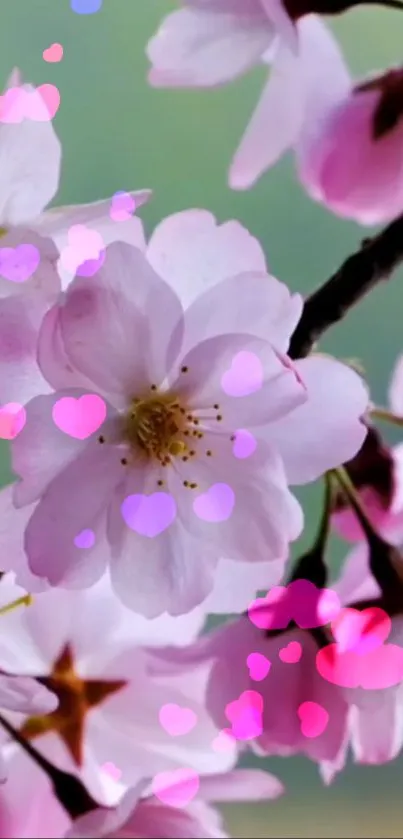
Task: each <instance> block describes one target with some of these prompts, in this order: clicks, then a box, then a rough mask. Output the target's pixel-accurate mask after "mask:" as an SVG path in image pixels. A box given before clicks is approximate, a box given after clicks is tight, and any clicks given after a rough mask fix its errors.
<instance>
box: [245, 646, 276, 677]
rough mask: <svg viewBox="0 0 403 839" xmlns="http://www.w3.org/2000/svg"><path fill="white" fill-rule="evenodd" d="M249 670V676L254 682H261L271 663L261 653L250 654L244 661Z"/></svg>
mask: <svg viewBox="0 0 403 839" xmlns="http://www.w3.org/2000/svg"><path fill="white" fill-rule="evenodd" d="M246 664H247V666H248V668H249V675H250V677H251V679H253V681H254V682H261V681H263V679H265V678H266V676H267V674H268V672H269V670H270V668H271V662H270V661H269V659H268V658H266V656H265V655H262V653H250V654H249V655H248V658H247V659H246Z"/></svg>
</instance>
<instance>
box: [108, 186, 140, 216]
mask: <svg viewBox="0 0 403 839" xmlns="http://www.w3.org/2000/svg"><path fill="white" fill-rule="evenodd" d="M135 209H136V202H135V200H134V198H133V196H132V195H130V193H129V192H116V193H115V195H114V196H113V198H112V204H111V209H110V212H109V215H110V217H111V219H112V220H113V221H127V220H128V219H129V218H131V217H132V215H133V213H134V211H135Z"/></svg>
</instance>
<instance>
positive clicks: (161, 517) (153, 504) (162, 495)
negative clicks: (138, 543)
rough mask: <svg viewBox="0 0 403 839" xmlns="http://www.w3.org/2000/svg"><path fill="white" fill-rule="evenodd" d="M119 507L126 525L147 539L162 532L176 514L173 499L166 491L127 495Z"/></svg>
mask: <svg viewBox="0 0 403 839" xmlns="http://www.w3.org/2000/svg"><path fill="white" fill-rule="evenodd" d="M120 509H121V512H122V516H123V518H124V520H125V522H126V524H127V526H128V527H130V529H131V530H134V531H135V532H136V533H139V534H140V536H147V537H148V538H149V539H152V538H153V537H154V536H158V535H159V534H160V533H163V531H164V530H166V529H167V528H168V527H169V526H170V525H171V524H172V522H173V521H174V519H175V516H176V504H175V501H174V499H173V498H172V495H169V494H168V493H167V492H154V493H153V494H152V495H138V494H136V495H128V496H127V497H126V498H125V500H124V501H123V504H122V505H121V508H120Z"/></svg>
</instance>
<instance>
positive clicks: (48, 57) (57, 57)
mask: <svg viewBox="0 0 403 839" xmlns="http://www.w3.org/2000/svg"><path fill="white" fill-rule="evenodd" d="M42 57H43V60H44V61H49V62H50V63H51V64H56V63H57V62H58V61H61V60H62V58H63V47H62V45H61V44H51V45H50V47H48V48H47V49H46V50H44V51H43V53H42Z"/></svg>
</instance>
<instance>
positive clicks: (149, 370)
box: [0, 0, 403, 839]
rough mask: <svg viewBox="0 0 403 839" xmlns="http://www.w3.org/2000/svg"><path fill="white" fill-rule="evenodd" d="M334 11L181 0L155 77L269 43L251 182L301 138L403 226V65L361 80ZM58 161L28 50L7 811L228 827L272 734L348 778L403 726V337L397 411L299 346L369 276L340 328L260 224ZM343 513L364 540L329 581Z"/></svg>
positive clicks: (261, 57)
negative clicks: (156, 196) (398, 432)
mask: <svg viewBox="0 0 403 839" xmlns="http://www.w3.org/2000/svg"><path fill="white" fill-rule="evenodd" d="M342 6H343V8H338V9H337V11H342V10H345V9H346V8H347V6H348V3H345V4H344V5H343V4H342ZM322 11H323V12H329V11H335V9H331V8H329V7H328V6H327V5H326V4H323V9H321V8H318V7H316V6H315V8H313V7H312V8H308V7H307V6H305V5H303V4H302V2H298V0H184V2H183V3H182V5H181V7H180V8H178V9H176V10H175V11H173V12H172V13H171V14H169V15H168V17H167V18H166V19H165V20H163V21H162V22H161V26H160V28H159V30H158V31H157V32H156V34H154V36H153V37H152V38H151V39H150V41H149V43H148V45H147V55H148V58H149V60H150V71H149V81H150V84H151V85H154V86H160V87H177V88H180V87H191V88H203V87H213V86H216V85H222V84H224V83H227V82H229V81H231V80H232V79H234V78H236V77H238V76H240V75H241V74H242V73H244V72H246V71H247V70H248V69H250V68H251V67H252V66H253V65H255V64H257V63H261V62H263V63H264V64H265V65H267V66H268V67H269V68H270V75H269V80H268V82H267V86H266V88H265V90H264V92H263V94H262V98H261V100H260V102H259V104H258V106H257V109H256V111H255V113H254V115H253V116H252V119H251V122H250V124H249V126H248V128H247V129H246V132H245V135H244V137H243V139H242V141H241V144H240V146H239V148H238V150H237V152H236V154H235V157H234V159H233V162H232V164H231V168H230V172H229V183H230V185H231V186H232V187H233V188H234V189H247V188H250V187H251V186H252V185H253V184H254V183H255V182H256V181H257V179H258V178H259V177H260V176H262V175H263V173H264V172H265V171H266V170H268V169H269V168H270V167H271V166H273V165H274V164H275V163H276V162H277V161H278V160H279V158H280V157H281V156H282V155H283V154H284V153H285V152H286V151H287V150H288V149H293V150H294V153H295V159H296V165H297V172H298V176H299V178H300V180H301V183H302V185H303V186H304V187H305V188H306V190H307V192H308V194H309V195H310V196H311V197H313V198H314V199H315V200H317V201H320V202H322V203H323V204H324V205H325V206H326V207H327V208H328V209H329V210H330V211H332V212H334V213H335V214H337V215H342V216H345V217H347V218H352V219H355V220H356V221H358V222H359V223H361V224H363V225H372V224H376V223H379V222H386V221H388V222H389V221H392V222H393V223H398V222H394V220H395V219H396V217H397V216H398V215H399V213H401V212H403V177H402V175H403V135H402V131H403V128H402V126H403V121H402V116H403V71H402V70H400V69H399V68H396V69H391V70H388V71H386V72H384V73H383V74H378V75H377V76H374V77H373V78H371V79H369V80H365V81H360V82H358V83H354V82H353V81H352V80H351V77H350V73H349V71H348V69H347V66H346V64H345V61H344V59H343V56H342V54H341V51H340V48H339V46H338V45H337V43H336V41H335V39H334V37H333V35H332V34H331V31H330V29H329V28H328V27H327V25H326V24H325V23H324V22H323V21H322V19H321V17H320V16H319V15H320V13H321V12H322ZM61 160H62V151H61V143H60V140H59V138H58V136H57V134H56V132H55V129H54V127H53V124H52V118H51V116H50V114H49V110H48V104H47V102H46V97H44V95H43V91H41V89H40V88H35V87H33V86H32V85H29V84H26V83H25V82H24V81H23V79H22V78H21V75H20V72H19V71H18V70H14V71H13V72H12V74H11V76H10V79H9V81H8V82H7V85H6V89H5V91H4V94H3V96H2V97H1V104H0V163H1V174H0V438H2V439H3V440H6V441H8V444H9V449H10V458H11V467H12V472H13V475H14V481H13V483H11V484H10V485H9V486H6V487H4V488H3V489H2V490H1V491H0V544H1V563H0V565H1V572H2V573H1V579H0V735H1V736H0V757H1V763H0V771H1V779H0V780H1V781H2V785H1V787H0V835H1V836H4V837H6V836H9V837H27V839H29V837H34V836H37V837H43V839H46V837H60V839H62V837H76V839H79V837H87V836H98V837H105V839H108V837H121V839H124V837H129V836H133V837H143V839H152V838H153V837H161V839H164V837H165V839H168V837H171V839H175V837H177V839H181V837H182V839H185V837H194V839H202V837H212V839H213V838H214V837H225V836H226V835H227V834H226V832H225V826H224V824H223V821H222V818H221V815H220V814H219V811H218V810H217V809H216V808H215V807H214V806H213V805H214V803H215V802H222V801H253V800H259V799H274V798H276V797H278V796H280V795H281V794H283V792H284V787H283V784H282V783H281V781H280V780H279V779H278V778H276V777H274V776H273V775H271V774H270V773H268V772H266V771H263V770H262V769H260V768H256V769H244V768H242V767H240V766H239V760H240V759H241V757H242V755H244V754H245V752H247V751H249V752H254V753H255V754H256V755H258V756H268V757H270V756H273V755H294V754H303V755H305V756H306V757H307V758H309V759H310V760H312V761H314V762H315V763H316V764H317V765H318V769H319V772H320V776H321V778H322V779H323V781H324V783H330V782H331V781H332V780H333V779H334V778H335V776H336V775H337V773H339V772H340V771H342V769H343V767H344V766H345V764H346V762H347V760H348V758H349V754H350V753H351V754H352V756H353V759H354V760H355V761H357V762H361V763H372V764H378V763H384V762H386V761H389V760H391V759H393V758H394V757H395V756H396V755H397V754H398V753H399V752H400V750H401V748H402V745H403V692H402V691H403V687H402V686H403V588H402V586H403V575H402V569H403V562H402V559H401V556H400V552H399V546H400V545H402V544H403V444H400V445H399V444H398V445H397V446H395V447H391V446H389V445H388V443H387V442H386V441H385V440H384V439H383V438H382V436H381V431H380V429H379V428H378V423H380V422H384V421H390V422H392V423H394V424H395V425H397V426H399V425H400V426H402V425H403V361H402V359H401V358H400V359H398V362H397V364H396V368H395V370H394V372H393V375H392V379H391V385H390V393H389V402H390V405H389V406H388V407H387V408H380V407H377V406H376V405H375V404H374V403H373V401H372V399H371V394H370V390H369V386H368V384H367V383H366V381H365V379H364V377H363V375H362V373H361V372H359V371H357V369H355V366H354V365H353V364H349V363H346V362H345V361H341V360H338V359H336V358H333V357H331V356H330V355H327V354H325V353H323V352H320V351H319V349H318V347H316V346H315V347H314V349H313V351H308V352H302V351H301V352H299V351H296V350H295V344H296V336H297V335H298V334H300V332H301V331H304V330H306V331H307V334H306V335H305V338H306V340H307V341H308V344H309V342H310V341H311V338H312V336H313V339H312V341H311V343H313V342H314V340H315V339H316V337H317V335H320V333H321V330H322V331H323V329H324V326H323V324H324V325H325V326H326V327H327V325H331V323H332V322H335V321H336V320H338V319H340V317H342V316H343V315H344V314H345V313H346V312H347V310H348V308H349V306H350V305H352V304H353V303H355V302H356V301H357V300H358V299H359V296H360V295H359V293H358V291H357V289H354V288H353V287H351V290H350V291H348V294H350V296H351V300H350V301H349V300H347V299H346V292H345V290H344V291H343V296H342V298H341V299H340V300H339V301H337V300H336V302H334V303H333V308H332V307H331V310H330V314H329V313H327V314H326V318H325V319H324V318H323V313H321V312H319V313H317V318H318V322H317V323H316V322H315V321H314V318H313V315H312V310H313V309H314V303H315V301H314V300H313V302H312V301H311V303H310V301H309V300H308V301H304V300H303V298H302V296H301V295H300V294H299V293H296V292H292V291H290V290H289V289H288V288H287V286H286V285H285V284H284V282H282V281H281V279H278V278H276V277H274V276H273V275H272V274H271V272H270V270H269V267H268V263H267V258H266V254H265V253H264V251H263V249H262V247H261V245H260V243H259V242H258V241H257V239H256V238H255V237H254V236H253V235H252V233H251V232H249V231H248V230H247V229H246V228H245V227H244V226H243V225H242V224H241V223H239V222H238V221H236V220H233V219H231V220H228V221H224V222H222V223H221V222H219V221H217V219H216V218H215V217H214V216H213V215H212V214H211V213H210V212H209V211H208V210H207V209H195V208H190V209H187V210H184V211H181V212H177V213H175V214H173V215H170V216H168V217H167V218H165V219H163V220H161V222H160V223H159V224H158V225H157V226H156V228H155V229H154V230H153V232H152V233H151V235H148V234H147V233H146V231H145V228H144V226H143V223H142V220H141V208H142V206H143V205H144V204H146V203H147V202H148V201H149V200H150V199H151V198H152V192H151V190H150V189H141V190H136V191H130V192H121V193H116V194H115V195H114V196H113V197H112V198H107V199H105V200H102V201H98V202H96V203H91V204H85V205H83V204H81V205H75V206H68V207H56V208H54V209H46V208H47V206H48V205H49V204H50V203H51V202H52V201H53V199H54V197H55V195H56V193H57V190H58V185H59V178H60V169H61ZM399 229H400V228H399ZM393 230H394V228H393ZM388 235H389V234H388ZM380 241H381V244H380V245H379V248H381V247H383V244H382V243H383V239H381V240H380ZM376 246H377V247H378V244H377V245H376ZM396 249H397V246H396V248H395V250H396ZM367 253H368V252H366V251H365V248H364V251H363V255H364V256H363V258H364V259H366V260H367V262H368V260H369V257H368V255H367ZM399 254H400V258H403V247H402V246H401V245H400V251H399ZM385 262H386V264H387V267H388V270H391V268H392V267H394V264H396V262H397V257H396V253H395V251H394V253H393V255H392V256H391V258H390V259H389V257H388V258H387V259H386V260H385ZM379 265H380V263H379V261H377V262H376V264H375V267H374V268H373V270H372V269H371V270H372V274H371V277H372V275H373V277H372V279H371V282H372V281H374V282H375V279H376V276H377V272H378V274H379V272H380V268H379ZM385 270H386V269H385ZM341 272H342V269H341ZM373 278H375V279H373ZM358 281H359V277H358V276H357V287H358ZM337 282H338V280H337V276H336V278H335V279H334V278H333V280H332V281H330V284H331V288H332V289H333V288H334V287H335V284H336V285H337ZM366 282H367V285H369V281H366ZM363 286H364V283H363ZM326 288H327V286H326ZM332 293H333V292H332ZM347 296H348V295H347ZM336 304H337V305H336ZM309 306H310V308H309ZM307 312H309V318H310V321H309V324H308V326H306V322H305V321H306V318H307V315H306V313H307ZM318 479H321V480H322V482H323V485H324V487H325V494H324V504H323V511H322V521H321V523H320V526H319V530H318V535H317V538H316V539H315V541H314V544H313V546H312V548H311V549H310V550H309V551H308V552H306V553H305V554H304V555H303V556H301V558H300V560H299V561H297V563H296V565H295V566H294V567H293V568H292V567H291V562H290V551H291V547H292V545H293V543H295V542H296V541H297V540H298V538H299V537H300V536H301V534H302V533H303V529H304V511H303V509H302V507H301V504H300V502H299V500H298V498H297V496H296V494H295V493H296V488H297V487H300V486H303V485H306V484H309V483H312V482H315V481H317V480H318ZM331 530H333V531H334V532H335V533H337V534H338V535H339V536H341V537H342V538H343V539H344V540H345V541H346V542H347V543H349V546H350V548H351V550H349V553H348V555H347V557H346V559H345V562H344V565H343V568H342V571H341V574H340V576H339V578H338V579H337V580H334V581H333V582H332V583H331V582H330V581H329V578H328V567H327V559H328V556H327V553H328V540H329V534H330V531H331ZM297 551H298V548H297ZM209 615H217V616H221V618H220V622H219V626H218V627H216V628H215V629H209V628H208V627H207V619H208V616H209ZM224 615H225V616H228V615H231V618H230V619H228V618H226V619H225V620H224V618H223V616H224Z"/></svg>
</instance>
